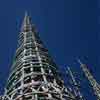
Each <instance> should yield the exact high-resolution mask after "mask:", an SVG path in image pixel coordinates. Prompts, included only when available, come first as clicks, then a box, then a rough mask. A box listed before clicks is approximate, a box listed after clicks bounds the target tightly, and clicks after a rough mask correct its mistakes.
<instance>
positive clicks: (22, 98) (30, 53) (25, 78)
mask: <svg viewBox="0 0 100 100" xmlns="http://www.w3.org/2000/svg"><path fill="white" fill-rule="evenodd" d="M5 96H6V100H75V97H74V95H73V94H72V93H71V92H70V91H68V89H67V88H66V87H65V86H64V84H63V81H62V80H61V79H60V76H59V74H58V69H57V66H56V64H55V63H54V62H53V60H52V58H51V57H50V55H49V54H48V50H47V49H46V48H45V47H44V45H43V43H42V41H41V40H40V37H39V36H38V33H37V31H36V29H35V26H34V25H32V22H31V19H30V17H29V16H28V14H27V13H25V17H24V21H23V23H22V27H21V32H20V34H19V38H18V48H17V50H16V54H15V58H14V60H13V64H12V67H11V70H10V75H9V78H8V80H7V86H6V89H5Z"/></svg>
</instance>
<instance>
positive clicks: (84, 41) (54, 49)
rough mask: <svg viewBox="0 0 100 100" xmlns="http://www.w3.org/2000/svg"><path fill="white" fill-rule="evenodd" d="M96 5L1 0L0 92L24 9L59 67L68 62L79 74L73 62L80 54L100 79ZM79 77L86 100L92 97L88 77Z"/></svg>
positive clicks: (75, 0)
mask: <svg viewBox="0 0 100 100" xmlns="http://www.w3.org/2000/svg"><path fill="white" fill-rule="evenodd" d="M99 5H100V3H99V2H98V5H97V0H10V1H7V0H0V45H1V47H0V92H1V93H0V94H2V93H3V87H4V86H5V82H6V79H7V77H8V74H9V69H10V67H11V64H12V60H13V56H14V54H15V50H16V45H17V38H18V33H19V32H20V27H21V24H22V20H23V17H24V13H25V11H26V10H27V11H28V12H29V15H30V16H31V17H32V20H33V23H34V24H35V25H36V27H37V29H38V31H39V33H40V37H41V39H42V40H43V41H44V44H45V45H46V47H47V48H48V49H49V52H50V54H51V55H52V56H53V58H54V60H55V62H56V63H57V64H58V65H59V67H60V68H61V69H62V70H63V67H64V66H66V65H69V66H71V67H73V69H74V70H75V71H77V72H78V74H79V75H80V74H82V71H81V69H80V67H79V64H77V62H76V59H77V58H78V57H79V58H81V59H82V61H83V62H85V63H87V64H88V65H89V67H90V69H91V70H92V72H93V75H94V77H95V78H96V79H97V81H99V80H100V77H99V75H100V73H99V72H100V67H99V66H100V63H99V60H100V57H99V56H100V55H99V51H100V45H99V42H100V35H99V23H100V22H99V21H100V20H99V8H100V7H99ZM82 78H83V79H84V80H83V81H82V82H81V83H82V92H83V94H84V95H85V97H86V98H87V99H88V100H95V97H94V96H93V94H92V92H93V91H92V90H91V89H90V86H89V84H88V82H87V79H85V78H84V77H82ZM87 88H89V89H87ZM91 95H92V96H91Z"/></svg>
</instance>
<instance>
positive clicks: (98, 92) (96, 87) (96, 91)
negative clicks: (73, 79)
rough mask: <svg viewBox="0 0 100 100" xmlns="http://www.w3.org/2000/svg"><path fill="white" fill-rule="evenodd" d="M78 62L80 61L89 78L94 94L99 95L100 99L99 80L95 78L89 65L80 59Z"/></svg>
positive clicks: (98, 98)
mask: <svg viewBox="0 0 100 100" xmlns="http://www.w3.org/2000/svg"><path fill="white" fill-rule="evenodd" d="M78 62H79V63H80V67H81V68H82V70H83V72H84V74H85V76H86V77H87V79H88V80H89V82H90V84H91V86H92V88H93V90H94V94H95V95H96V96H97V100H100V85H99V84H98V83H97V81H96V80H95V79H94V77H93V76H92V74H91V73H90V71H89V70H88V67H87V65H86V64H83V63H82V62H81V61H80V60H78Z"/></svg>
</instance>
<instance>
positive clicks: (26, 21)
mask: <svg viewBox="0 0 100 100" xmlns="http://www.w3.org/2000/svg"><path fill="white" fill-rule="evenodd" d="M31 30H32V23H31V19H30V17H29V15H28V13H27V11H26V12H25V16H24V20H23V23H22V27H21V31H22V32H23V31H24V32H25V31H31Z"/></svg>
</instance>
